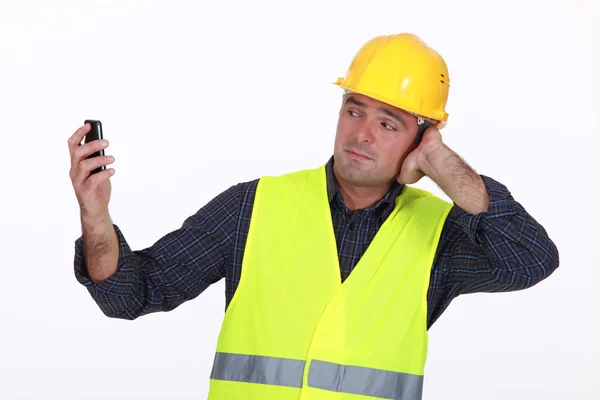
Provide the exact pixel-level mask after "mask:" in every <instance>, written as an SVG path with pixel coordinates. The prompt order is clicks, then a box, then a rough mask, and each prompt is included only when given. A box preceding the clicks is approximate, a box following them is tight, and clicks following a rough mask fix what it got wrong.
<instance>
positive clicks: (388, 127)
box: [381, 122, 396, 131]
mask: <svg viewBox="0 0 600 400" xmlns="http://www.w3.org/2000/svg"><path fill="white" fill-rule="evenodd" d="M381 126H383V127H384V128H385V129H387V130H388V131H395V130H396V128H394V127H393V126H392V125H390V124H387V123H385V122H382V123H381Z"/></svg>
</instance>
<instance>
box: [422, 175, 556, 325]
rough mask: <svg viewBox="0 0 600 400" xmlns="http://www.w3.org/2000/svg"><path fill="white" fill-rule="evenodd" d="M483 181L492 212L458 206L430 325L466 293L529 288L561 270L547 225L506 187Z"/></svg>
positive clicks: (444, 238) (440, 256) (447, 232)
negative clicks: (454, 300) (534, 215)
mask: <svg viewBox="0 0 600 400" xmlns="http://www.w3.org/2000/svg"><path fill="white" fill-rule="evenodd" d="M481 177H482V179H483V180H484V183H485V186H486V189H487V192H488V194H489V198H490V203H489V207H488V211H487V212H483V213H479V214H476V215H473V214H470V213H468V212H467V211H465V210H463V209H461V208H460V207H459V206H458V205H456V204H455V205H454V207H453V208H452V210H451V211H450V213H449V215H448V218H447V220H446V223H445V225H444V229H443V231H442V235H441V238H440V247H439V248H438V253H437V255H436V261H435V262H434V271H433V273H432V281H433V286H434V287H435V288H436V289H435V290H434V293H430V297H435V298H437V299H438V301H436V302H434V304H435V307H434V308H433V309H432V310H430V311H431V312H432V313H433V314H434V315H433V316H432V318H431V320H432V321H431V323H432V322H433V320H435V319H436V318H437V316H439V315H440V314H441V313H442V311H443V310H444V309H445V308H446V307H447V306H448V305H449V303H450V301H451V300H452V299H453V298H455V297H457V296H459V295H461V294H467V293H477V292H509V291H516V290H522V289H526V288H530V287H532V286H534V285H536V284H538V283H539V282H541V281H542V280H544V279H545V278H547V277H548V276H550V275H551V274H552V273H553V272H554V271H555V270H556V269H557V268H558V265H559V254H558V250H557V248H556V246H555V244H554V243H553V241H552V240H551V239H550V237H549V236H548V234H547V232H546V230H545V229H544V227H543V226H542V225H540V224H539V223H538V222H537V221H536V220H535V219H534V218H533V217H532V216H531V215H530V214H529V213H528V212H527V211H526V210H525V208H524V207H523V206H522V205H521V204H519V203H518V202H517V201H516V200H515V199H514V198H513V197H512V195H511V193H510V192H509V190H508V189H507V188H506V186H504V185H503V184H501V183H500V182H497V181H495V180H494V179H492V178H490V177H487V176H485V175H481Z"/></svg>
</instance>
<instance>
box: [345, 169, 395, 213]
mask: <svg viewBox="0 0 600 400" xmlns="http://www.w3.org/2000/svg"><path fill="white" fill-rule="evenodd" d="M333 174H334V175H335V178H336V180H337V183H338V187H339V189H340V193H341V194H342V198H343V199H344V204H346V207H347V208H348V209H349V210H350V211H354V210H359V209H362V208H367V207H370V206H372V205H373V204H375V203H377V202H378V201H379V200H381V198H382V197H383V196H385V194H386V193H387V192H388V190H390V187H392V184H391V183H387V184H382V185H374V186H358V185H354V184H352V183H350V182H349V181H347V180H346V179H344V178H343V177H341V176H340V174H339V172H338V171H337V168H336V167H335V165H334V168H333Z"/></svg>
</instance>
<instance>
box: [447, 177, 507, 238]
mask: <svg viewBox="0 0 600 400" xmlns="http://www.w3.org/2000/svg"><path fill="white" fill-rule="evenodd" d="M480 176H481V178H482V179H483V182H484V184H485V188H486V190H487V192H488V195H489V198H490V203H489V205H488V210H487V211H486V212H481V213H479V214H475V215H474V214H471V213H469V212H467V211H465V210H463V209H462V208H460V207H459V206H458V205H457V204H456V203H454V207H453V209H452V214H453V215H452V217H453V218H454V220H455V222H456V223H457V224H458V225H460V226H461V227H462V228H463V229H464V231H465V232H466V233H467V235H468V236H469V238H470V239H471V241H472V242H473V243H475V244H476V245H478V246H481V244H482V243H483V242H482V240H481V237H480V232H481V230H482V229H484V228H485V226H486V225H488V222H492V221H493V220H494V219H496V218H505V217H510V216H512V215H515V214H516V213H517V207H516V202H515V200H514V199H513V197H512V196H511V194H510V191H509V190H508V189H507V187H506V186H504V185H503V184H502V183H500V182H498V181H496V180H494V179H492V178H490V177H488V176H485V175H480Z"/></svg>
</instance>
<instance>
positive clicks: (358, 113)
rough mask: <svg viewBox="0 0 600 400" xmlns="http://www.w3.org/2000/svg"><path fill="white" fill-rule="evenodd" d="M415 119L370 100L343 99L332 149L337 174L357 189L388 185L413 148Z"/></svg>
mask: <svg viewBox="0 0 600 400" xmlns="http://www.w3.org/2000/svg"><path fill="white" fill-rule="evenodd" d="M417 132H418V125H417V117H415V116H414V115H412V114H410V113H408V112H406V111H404V110H402V109H399V108H396V107H393V106H390V105H388V104H385V103H382V102H380V101H378V100H375V99H372V98H370V97H367V96H364V95H361V94H357V93H349V94H347V95H346V96H345V97H344V100H343V103H342V109H341V110H340V116H339V119H338V125H337V132H336V137H335V146H334V161H335V163H334V165H335V167H336V170H337V173H338V174H339V175H340V176H341V177H342V178H344V179H345V180H347V181H348V182H349V183H351V184H354V185H358V186H377V185H382V184H389V183H390V182H392V181H393V180H395V179H396V177H397V176H398V174H399V173H400V167H401V166H402V162H403V161H404V159H405V158H406V156H407V155H408V154H409V153H410V152H411V151H412V150H413V149H414V148H415V147H416V145H415V143H414V142H415V138H416V135H417Z"/></svg>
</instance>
